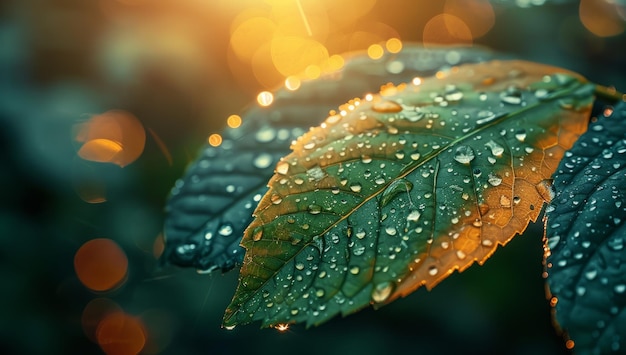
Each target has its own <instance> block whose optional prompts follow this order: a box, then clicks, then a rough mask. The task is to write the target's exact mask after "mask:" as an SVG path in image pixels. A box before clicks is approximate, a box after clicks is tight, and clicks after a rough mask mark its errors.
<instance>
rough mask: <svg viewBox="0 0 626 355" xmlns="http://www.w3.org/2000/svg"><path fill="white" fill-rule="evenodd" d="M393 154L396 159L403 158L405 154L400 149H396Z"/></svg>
mask: <svg viewBox="0 0 626 355" xmlns="http://www.w3.org/2000/svg"><path fill="white" fill-rule="evenodd" d="M395 155H396V158H397V159H404V156H405V154H404V151H402V150H399V151H397V152H396V154H395Z"/></svg>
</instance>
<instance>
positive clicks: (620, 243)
mask: <svg viewBox="0 0 626 355" xmlns="http://www.w3.org/2000/svg"><path fill="white" fill-rule="evenodd" d="M607 245H608V247H609V249H611V250H614V251H620V250H622V249H624V239H623V238H621V237H613V238H611V239H609V241H608V242H607Z"/></svg>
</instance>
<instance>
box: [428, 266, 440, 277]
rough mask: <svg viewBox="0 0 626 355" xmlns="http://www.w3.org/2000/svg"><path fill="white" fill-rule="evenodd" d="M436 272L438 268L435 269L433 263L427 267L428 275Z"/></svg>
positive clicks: (433, 274)
mask: <svg viewBox="0 0 626 355" xmlns="http://www.w3.org/2000/svg"><path fill="white" fill-rule="evenodd" d="M438 272H439V270H437V267H436V266H435V265H431V266H429V267H428V275H430V276H435V275H437V273H438Z"/></svg>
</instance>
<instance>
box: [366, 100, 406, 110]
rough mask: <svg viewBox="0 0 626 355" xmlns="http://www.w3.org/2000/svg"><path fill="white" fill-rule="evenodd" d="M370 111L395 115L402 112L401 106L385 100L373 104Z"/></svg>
mask: <svg viewBox="0 0 626 355" xmlns="http://www.w3.org/2000/svg"><path fill="white" fill-rule="evenodd" d="M372 110H374V111H376V112H381V113H395V112H400V111H402V106H400V105H399V104H398V103H397V102H395V101H389V100H385V101H380V102H377V103H375V104H374V105H373V106H372Z"/></svg>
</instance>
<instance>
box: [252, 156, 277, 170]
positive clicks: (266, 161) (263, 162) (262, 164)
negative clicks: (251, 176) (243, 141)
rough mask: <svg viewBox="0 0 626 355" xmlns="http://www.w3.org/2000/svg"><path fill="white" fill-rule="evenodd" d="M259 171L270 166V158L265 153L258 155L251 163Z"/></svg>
mask: <svg viewBox="0 0 626 355" xmlns="http://www.w3.org/2000/svg"><path fill="white" fill-rule="evenodd" d="M252 164H254V166H256V167H257V168H259V169H265V168H268V167H269V166H271V165H272V156H271V155H270V154H267V153H263V154H260V155H259V156H257V157H256V158H255V159H254V161H253V162H252Z"/></svg>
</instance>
